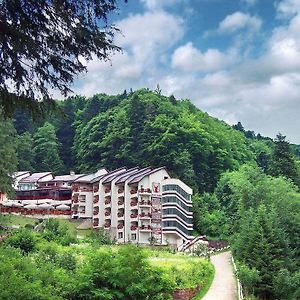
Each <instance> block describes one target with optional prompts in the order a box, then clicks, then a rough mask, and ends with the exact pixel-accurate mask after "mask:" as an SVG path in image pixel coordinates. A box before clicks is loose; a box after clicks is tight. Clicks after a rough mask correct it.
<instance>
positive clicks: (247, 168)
mask: <svg viewBox="0 0 300 300" xmlns="http://www.w3.org/2000/svg"><path fill="white" fill-rule="evenodd" d="M57 104H58V107H59V109H58V112H56V113H53V114H51V115H49V116H48V118H47V119H46V120H45V119H43V120H41V119H40V120H39V119H38V120H34V121H33V120H32V119H31V117H30V115H29V114H27V113H26V112H25V111H24V110H18V111H17V112H16V113H15V115H14V119H13V121H9V120H8V119H6V120H3V121H1V123H0V124H1V125H0V126H1V127H2V128H1V131H0V142H1V144H2V145H3V144H5V145H7V147H5V149H3V150H2V152H3V155H2V156H1V158H0V159H1V161H0V163H1V165H2V166H3V168H1V172H4V173H5V172H6V173H7V171H10V170H12V171H16V170H30V171H53V172H54V173H55V174H64V173H69V171H70V170H74V171H76V172H80V173H87V172H92V171H95V170H96V169H97V168H100V167H103V166H104V167H106V168H108V169H109V170H113V169H115V168H118V167H121V166H126V167H132V166H140V167H144V166H152V167H156V166H166V167H167V169H168V170H169V171H170V173H171V174H172V176H175V177H178V178H180V179H181V180H183V181H184V182H186V183H187V184H188V185H190V186H191V187H192V188H193V190H194V196H193V205H194V229H195V234H205V235H206V236H207V237H208V238H210V239H225V240H228V241H229V242H230V245H231V248H232V251H233V254H234V256H235V258H236V260H237V262H238V266H239V277H240V279H241V281H242V284H243V286H244V289H245V292H246V295H247V296H248V297H249V299H251V297H252V299H255V298H257V299H291V300H293V299H299V298H300V272H299V269H300V259H299V257H300V253H299V249H300V194H299V186H300V148H299V146H297V145H291V144H289V142H288V141H287V140H286V138H285V136H284V135H282V134H280V133H278V135H277V136H276V138H274V139H272V138H269V137H263V136H262V135H261V134H259V133H258V134H256V133H254V132H253V131H250V130H246V129H244V128H243V126H242V124H241V123H238V124H236V125H234V126H229V125H228V124H226V123H225V122H223V121H220V120H218V119H215V118H213V117H211V116H209V115H208V114H207V113H205V112H202V111H201V110H200V109H198V108H197V107H196V106H195V105H193V104H192V103H191V102H190V101H189V100H187V99H180V100H179V99H176V98H175V97H174V96H170V97H167V96H164V95H162V94H161V91H160V90H159V89H157V90H155V91H150V90H148V89H141V90H138V91H134V92H133V91H130V92H127V91H124V93H123V94H120V95H115V96H110V95H106V94H97V95H94V96H93V97H91V98H85V97H82V96H74V97H70V98H68V99H66V100H65V101H57ZM8 157H9V159H7V158H8ZM2 170H3V171H2ZM4 173H3V174H4ZM3 174H2V176H0V177H2V178H3V179H1V188H2V190H5V189H6V190H7V191H9V186H10V182H9V179H7V178H6V177H5V176H4V175H3Z"/></svg>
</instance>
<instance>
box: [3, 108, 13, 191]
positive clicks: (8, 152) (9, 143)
mask: <svg viewBox="0 0 300 300" xmlns="http://www.w3.org/2000/svg"><path fill="white" fill-rule="evenodd" d="M16 171H17V153H16V142H15V129H14V127H13V125H12V122H11V121H10V120H8V119H4V118H3V115H2V112H1V110H0V192H2V193H7V194H12V193H13V188H12V183H13V179H12V174H13V173H14V172H16Z"/></svg>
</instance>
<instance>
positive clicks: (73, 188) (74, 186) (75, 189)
mask: <svg viewBox="0 0 300 300" xmlns="http://www.w3.org/2000/svg"><path fill="white" fill-rule="evenodd" d="M72 190H73V192H75V193H78V192H79V185H77V184H76V185H73V187H72Z"/></svg>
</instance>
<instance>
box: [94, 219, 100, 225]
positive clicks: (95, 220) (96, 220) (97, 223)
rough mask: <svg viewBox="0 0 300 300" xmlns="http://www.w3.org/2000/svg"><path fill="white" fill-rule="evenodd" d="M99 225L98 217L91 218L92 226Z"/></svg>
mask: <svg viewBox="0 0 300 300" xmlns="http://www.w3.org/2000/svg"><path fill="white" fill-rule="evenodd" d="M98 225H99V219H98V218H95V219H94V220H93V226H98Z"/></svg>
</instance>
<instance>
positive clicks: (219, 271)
mask: <svg viewBox="0 0 300 300" xmlns="http://www.w3.org/2000/svg"><path fill="white" fill-rule="evenodd" d="M211 262H212V263H213V265H214V266H215V270H216V273H215V278H214V280H213V283H212V285H211V287H210V288H209V290H208V292H207V294H206V295H205V296H204V297H203V298H202V300H235V299H237V287H236V281H235V277H234V273H233V267H232V264H231V252H230V251H228V252H223V253H220V254H217V255H213V256H211Z"/></svg>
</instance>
